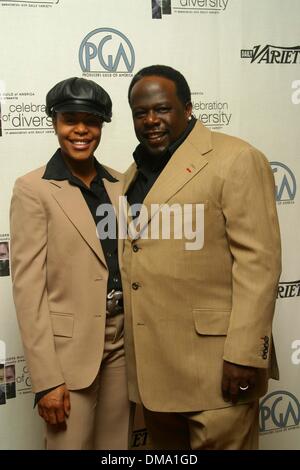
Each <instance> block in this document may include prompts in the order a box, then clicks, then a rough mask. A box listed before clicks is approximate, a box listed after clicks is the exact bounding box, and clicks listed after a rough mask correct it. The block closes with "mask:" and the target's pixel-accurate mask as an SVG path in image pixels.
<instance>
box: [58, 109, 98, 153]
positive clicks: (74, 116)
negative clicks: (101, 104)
mask: <svg viewBox="0 0 300 470" xmlns="http://www.w3.org/2000/svg"><path fill="white" fill-rule="evenodd" d="M102 124H103V123H102V121H101V119H100V118H98V117H97V116H95V115H94V114H89V113H57V115H56V118H55V119H54V120H53V126H54V129H55V131H56V134H57V137H58V141H59V144H60V148H61V151H62V153H63V155H64V156H65V157H67V158H69V159H73V160H77V161H84V160H86V159H88V158H90V157H91V156H92V155H93V154H94V152H95V150H96V148H97V147H98V145H99V142H100V138H101V130H102Z"/></svg>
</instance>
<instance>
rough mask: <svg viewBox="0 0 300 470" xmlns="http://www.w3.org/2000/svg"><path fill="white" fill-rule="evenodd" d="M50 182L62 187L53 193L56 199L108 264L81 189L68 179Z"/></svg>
mask: <svg viewBox="0 0 300 470" xmlns="http://www.w3.org/2000/svg"><path fill="white" fill-rule="evenodd" d="M49 182H50V184H53V185H55V186H58V187H59V188H60V190H58V191H56V192H54V193H53V197H54V199H55V200H56V201H57V203H58V204H59V206H60V207H61V209H62V210H63V211H64V213H65V215H66V216H67V217H68V219H69V220H70V221H71V222H72V224H73V225H74V226H75V227H76V229H77V230H78V232H79V233H80V234H81V235H82V237H83V238H84V240H85V241H86V242H87V243H88V245H89V246H90V247H91V249H92V250H93V251H94V253H95V254H96V255H97V256H98V258H99V259H100V261H101V262H102V263H103V264H104V265H105V266H106V261H105V257H104V254H103V251H102V247H101V243H100V240H99V239H98V238H97V234H96V226H95V222H94V219H93V217H92V215H91V213H90V210H89V208H88V206H87V204H86V202H85V200H84V198H83V196H82V194H81V191H80V189H79V188H77V187H75V186H72V185H70V184H69V182H68V181H51V180H50V181H49Z"/></svg>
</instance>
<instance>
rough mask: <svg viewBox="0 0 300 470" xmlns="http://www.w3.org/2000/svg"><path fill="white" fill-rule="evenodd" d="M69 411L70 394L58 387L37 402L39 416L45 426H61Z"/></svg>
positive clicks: (63, 387)
mask: <svg viewBox="0 0 300 470" xmlns="http://www.w3.org/2000/svg"><path fill="white" fill-rule="evenodd" d="M70 409H71V404H70V393H69V390H68V389H67V387H66V385H60V386H59V387H56V388H54V389H53V390H51V392H49V393H47V394H46V395H44V396H43V397H42V398H41V399H40V400H39V402H38V410H39V415H40V416H41V417H42V418H43V419H44V420H45V421H46V423H47V424H63V423H65V419H66V416H69V413H70Z"/></svg>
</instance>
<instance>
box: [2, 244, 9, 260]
mask: <svg viewBox="0 0 300 470" xmlns="http://www.w3.org/2000/svg"><path fill="white" fill-rule="evenodd" d="M8 258H9V255H8V243H0V259H5V260H6V259H8Z"/></svg>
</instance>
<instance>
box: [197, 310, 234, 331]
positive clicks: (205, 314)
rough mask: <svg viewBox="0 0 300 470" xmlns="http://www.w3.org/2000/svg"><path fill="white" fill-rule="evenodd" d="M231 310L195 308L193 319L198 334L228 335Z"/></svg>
mask: <svg viewBox="0 0 300 470" xmlns="http://www.w3.org/2000/svg"><path fill="white" fill-rule="evenodd" d="M230 314H231V310H214V309H204V308H203V309H202V308H194V309H193V317H194V324H195V329H196V332H197V333H198V334H199V335H213V336H218V335H221V336H222V335H226V334H227V331H228V326H229V320H230Z"/></svg>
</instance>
